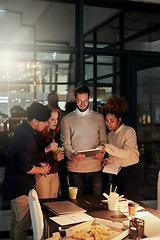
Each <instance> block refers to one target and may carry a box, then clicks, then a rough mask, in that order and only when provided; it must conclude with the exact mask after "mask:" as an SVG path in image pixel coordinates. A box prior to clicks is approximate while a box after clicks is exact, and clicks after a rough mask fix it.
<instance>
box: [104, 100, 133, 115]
mask: <svg viewBox="0 0 160 240" xmlns="http://www.w3.org/2000/svg"><path fill="white" fill-rule="evenodd" d="M105 108H106V114H107V113H111V114H114V115H115V116H116V117H117V119H119V118H120V117H121V116H122V115H123V113H125V112H126V111H127V109H128V104H127V102H126V100H125V97H117V96H112V97H110V98H109V99H107V100H106V104H105Z"/></svg>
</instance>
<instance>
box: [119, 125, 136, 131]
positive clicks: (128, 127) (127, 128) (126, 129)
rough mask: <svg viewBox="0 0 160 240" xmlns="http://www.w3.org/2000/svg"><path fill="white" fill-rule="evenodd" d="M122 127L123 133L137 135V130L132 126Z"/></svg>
mask: <svg viewBox="0 0 160 240" xmlns="http://www.w3.org/2000/svg"><path fill="white" fill-rule="evenodd" d="M121 126H122V129H123V131H125V132H131V133H133V132H134V133H135V129H134V128H132V127H131V126H127V125H125V124H122V125H121Z"/></svg>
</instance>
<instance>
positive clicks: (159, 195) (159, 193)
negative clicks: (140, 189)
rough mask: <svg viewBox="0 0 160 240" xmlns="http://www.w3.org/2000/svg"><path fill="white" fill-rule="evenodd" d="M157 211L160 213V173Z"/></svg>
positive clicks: (159, 174) (159, 176) (159, 177)
mask: <svg viewBox="0 0 160 240" xmlns="http://www.w3.org/2000/svg"><path fill="white" fill-rule="evenodd" d="M157 211H158V212H160V171H159V173H158V180H157Z"/></svg>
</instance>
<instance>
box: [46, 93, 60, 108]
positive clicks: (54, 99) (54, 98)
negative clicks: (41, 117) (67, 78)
mask: <svg viewBox="0 0 160 240" xmlns="http://www.w3.org/2000/svg"><path fill="white" fill-rule="evenodd" d="M47 100H48V103H49V104H50V105H52V106H53V107H58V101H59V97H58V94H57V92H56V91H55V90H53V91H51V92H50V93H49V94H48V96H47Z"/></svg>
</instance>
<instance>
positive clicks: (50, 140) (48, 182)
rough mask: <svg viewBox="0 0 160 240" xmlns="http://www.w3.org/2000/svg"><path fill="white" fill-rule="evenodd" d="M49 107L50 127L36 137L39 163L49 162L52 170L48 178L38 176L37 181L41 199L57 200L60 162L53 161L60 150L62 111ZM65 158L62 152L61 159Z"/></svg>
mask: <svg viewBox="0 0 160 240" xmlns="http://www.w3.org/2000/svg"><path fill="white" fill-rule="evenodd" d="M47 107H48V108H49V109H50V110H51V111H52V112H51V117H50V118H49V120H48V126H47V127H46V128H45V129H44V130H43V131H42V132H40V133H39V134H37V135H36V141H37V144H38V148H39V152H38V162H47V163H48V164H49V165H50V166H51V170H50V172H49V174H47V176H43V175H38V176H37V178H36V179H37V181H36V190H37V193H38V197H39V198H56V197H57V195H58V188H59V177H58V161H57V160H54V159H53V152H52V151H54V150H56V149H57V148H58V143H59V129H60V121H61V112H60V109H58V108H54V107H52V106H51V105H47ZM63 158H64V152H63V151H61V152H60V159H59V160H62V159H63Z"/></svg>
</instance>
